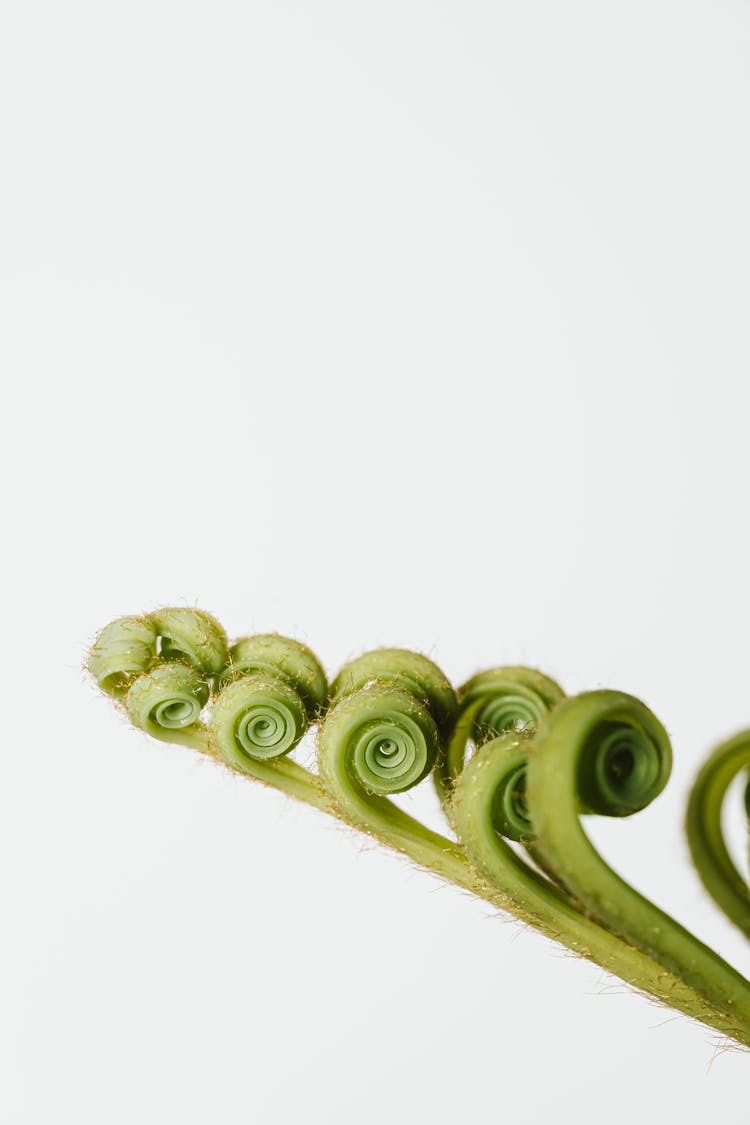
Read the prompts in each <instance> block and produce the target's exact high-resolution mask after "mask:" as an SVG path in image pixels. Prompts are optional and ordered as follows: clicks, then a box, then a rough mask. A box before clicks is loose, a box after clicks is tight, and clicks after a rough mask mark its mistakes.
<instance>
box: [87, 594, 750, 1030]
mask: <svg viewBox="0 0 750 1125" xmlns="http://www.w3.org/2000/svg"><path fill="white" fill-rule="evenodd" d="M88 665H89V670H90V672H91V673H92V675H93V676H94V678H95V679H96V681H97V683H98V685H99V686H100V687H101V689H102V690H103V691H104V692H105V693H107V694H108V695H109V696H111V697H112V698H113V699H114V700H115V702H116V703H117V705H118V706H121V707H122V708H123V709H124V710H125V711H126V713H127V714H128V716H129V717H130V719H131V721H132V722H133V724H134V725H135V726H137V727H139V728H141V729H143V730H145V731H146V732H147V733H149V734H151V735H153V736H155V737H156V738H159V739H161V740H163V741H168V742H179V743H181V744H183V745H187V746H192V747H194V748H195V749H197V750H200V751H201V752H203V753H205V754H209V755H211V756H213V757H214V758H215V759H216V760H218V761H220V762H222V763H223V764H224V765H226V766H228V767H229V768H230V769H232V770H233V771H235V772H238V773H242V774H245V775H247V776H251V777H253V778H255V779H257V780H259V781H261V782H263V783H265V784H267V785H271V786H274V787H275V788H277V789H279V790H281V791H282V792H285V793H287V794H289V795H291V796H294V797H296V798H298V799H300V800H302V801H305V802H306V803H308V804H310V805H312V806H313V807H315V808H318V809H320V810H322V811H325V812H327V813H329V814H331V815H334V816H337V817H339V818H340V819H342V820H344V821H346V822H347V823H349V824H352V825H355V826H356V827H358V828H360V829H362V830H363V831H365V832H367V833H369V834H370V835H372V836H374V837H375V838H377V839H378V840H380V841H382V842H383V843H384V844H387V845H388V846H390V847H392V848H395V849H396V850H398V851H400V852H401V853H403V854H405V855H407V856H409V857H410V858H411V859H412V860H414V861H415V862H417V863H419V864H422V865H423V866H424V867H426V868H428V869H429V870H431V871H433V872H435V873H437V874H438V875H440V876H441V877H443V878H445V879H448V880H450V881H452V882H454V883H456V884H457V885H459V886H461V887H463V888H467V889H469V890H471V891H473V892H474V893H475V894H477V895H480V896H481V897H483V898H485V899H486V900H487V901H489V902H491V903H493V904H494V905H496V906H499V907H501V908H503V909H505V910H508V911H510V912H511V913H513V914H515V915H516V916H518V917H519V918H521V919H523V920H524V921H526V922H527V923H529V924H531V925H533V926H535V927H536V928H538V929H540V930H541V931H542V932H543V933H545V934H547V935H548V936H549V937H551V938H553V939H555V940H556V941H558V942H561V943H562V944H564V945H566V946H567V947H568V948H570V949H571V950H573V951H574V952H576V953H578V954H580V955H582V956H585V957H588V958H590V959H591V960H593V961H595V962H596V963H597V964H599V965H602V966H603V967H604V968H606V969H608V970H609V971H611V972H612V973H614V974H615V975H618V976H620V977H621V978H622V979H623V980H625V981H627V982H628V983H629V984H631V985H632V986H634V987H635V988H637V989H639V990H640V991H642V992H644V993H646V994H648V995H649V996H651V997H653V998H655V999H657V1000H658V1001H660V1002H662V1003H665V1004H669V1005H671V1006H672V1007H673V1008H675V1009H676V1010H678V1011H681V1012H684V1013H686V1014H688V1015H690V1016H692V1017H694V1018H696V1019H698V1020H700V1021H702V1022H703V1023H705V1024H707V1025H708V1026H710V1027H713V1028H716V1029H717V1030H719V1031H721V1032H722V1033H723V1034H725V1035H728V1036H730V1037H732V1038H734V1039H735V1040H736V1041H737V1042H739V1043H743V1044H745V1045H746V1046H750V984H748V982H747V981H746V980H745V979H744V978H743V977H742V976H740V974H739V973H737V972H736V971H735V970H734V969H732V968H731V967H730V966H729V965H727V964H726V963H725V962H723V961H722V960H721V958H719V957H718V956H717V955H716V954H715V953H713V951H711V950H710V949H708V948H707V947H706V946H704V945H703V944H702V943H701V942H699V941H698V940H697V939H696V938H695V937H693V935H691V934H690V933H689V932H688V931H687V930H685V929H684V928H683V927H682V926H680V925H679V924H678V923H677V922H675V921H674V920H673V919H671V918H669V917H668V916H667V915H666V914H664V913H663V912H662V911H660V910H659V908H657V907H656V906H654V905H653V904H652V903H650V902H648V900H646V899H645V898H643V896H641V895H640V894H639V893H638V892H636V891H635V890H634V889H633V888H632V887H630V886H629V885H628V884H627V883H625V882H624V880H622V879H621V878H620V877H619V876H618V875H616V874H615V872H614V871H612V869H611V868H609V867H608V865H607V864H606V863H605V862H604V860H603V859H602V858H601V857H600V856H599V855H598V853H597V852H596V851H595V849H594V848H593V846H592V845H591V843H590V841H589V840H588V837H587V836H586V834H585V832H584V831H583V828H582V826H581V822H580V814H581V813H589V812H596V813H600V814H605V815H611V816H629V815H631V814H632V813H634V812H636V811H638V810H639V809H641V808H643V807H645V806H646V805H647V804H648V803H650V801H651V800H653V799H654V797H655V796H657V795H658V793H660V792H661V790H662V789H663V787H664V785H665V784H666V781H667V778H668V775H669V769H670V765H671V748H670V745H669V741H668V739H667V737H666V734H665V733H664V731H663V728H662V727H661V725H660V724H659V723H658V720H656V718H655V717H654V716H653V715H652V714H651V712H650V711H648V709H647V708H646V707H645V706H644V705H643V704H641V703H640V702H639V701H638V700H635V699H634V698H633V697H632V696H626V695H624V694H623V693H618V692H589V693H584V694H583V695H580V696H576V697H572V698H566V697H565V695H564V692H563V690H562V688H560V686H559V685H558V684H556V683H555V682H554V681H553V680H551V679H549V677H546V676H544V675H543V674H542V673H540V672H537V671H535V670H533V669H527V668H499V669H493V670H490V671H488V672H484V673H480V674H479V675H477V676H475V677H473V678H472V679H471V680H470V681H469V682H468V683H467V684H465V685H464V687H463V688H462V689H461V691H460V692H459V693H458V696H457V694H456V692H455V691H454V689H453V688H452V686H451V684H450V683H449V681H448V680H447V679H446V677H445V676H444V675H443V673H442V672H441V671H440V669H439V668H438V667H437V666H436V665H435V664H434V663H433V662H432V661H430V660H428V659H427V658H426V657H424V656H421V655H420V654H417V653H412V652H408V651H406V650H403V649H379V650H375V651H374V652H370V653H366V654H365V655H364V656H362V657H359V658H358V659H357V660H354V661H351V662H350V663H349V664H348V665H346V666H345V667H344V668H343V669H342V670H341V672H340V673H339V674H338V675H337V677H336V678H335V679H334V681H333V683H332V684H331V687H330V689H329V687H328V683H327V680H326V676H325V673H324V671H323V668H322V666H321V665H320V663H319V661H318V660H317V658H316V657H315V656H314V654H313V653H312V652H311V651H310V649H308V648H307V647H306V646H304V645H301V644H300V643H299V642H297V641H294V640H291V639H290V638H285V637H280V636H278V635H276V634H266V635H260V636H255V637H245V638H242V639H241V640H239V641H237V642H236V643H235V644H234V645H232V646H231V647H229V645H228V643H227V640H226V636H225V634H224V631H223V629H222V628H221V626H220V625H219V624H218V622H216V621H215V619H214V618H212V617H211V616H210V615H209V614H206V613H203V612H202V611H200V610H190V609H175V608H172V609H164V610H158V611H155V612H153V613H150V614H146V615H144V616H142V617H134V616H131V617H124V618H120V619H118V620H117V621H116V622H113V623H112V624H111V625H109V626H107V627H106V628H105V629H104V630H102V632H101V633H100V634H99V635H98V637H97V639H96V641H95V643H94V646H93V648H92V650H91V653H90V655H89V662H88ZM316 723H317V724H318V726H319V730H318V739H317V771H316V770H313V769H307V768H305V767H303V766H302V765H300V764H299V763H298V762H297V761H295V760H294V759H293V758H292V757H290V754H291V752H292V751H293V750H294V749H295V747H296V746H298V744H299V742H300V740H301V739H302V737H303V736H304V735H305V733H306V732H307V730H308V729H309V728H310V726H311V725H313V724H316ZM472 746H473V747H474V748H475V750H474V752H473V753H471V750H470V748H471V747H472ZM749 748H750V735H745V736H739V737H738V739H735V740H732V741H731V742H730V743H728V744H725V745H724V746H723V747H720V748H719V750H718V751H717V752H715V754H714V755H713V756H712V758H711V759H710V760H709V763H708V764H707V766H706V767H705V768H704V770H703V771H702V773H701V775H699V778H698V781H697V783H696V787H695V789H694V791H693V795H692V797H691V805H690V810H689V813H688V835H689V838H690V843H691V849H692V851H693V855H694V856H695V857H696V865H697V866H698V868H699V871H700V872H701V875H702V877H703V878H704V881H705V882H706V885H707V887H708V889H709V890H710V891H711V893H712V894H713V895H714V897H715V898H716V900H717V901H718V902H719V904H720V905H722V906H723V907H724V909H725V910H727V913H728V914H729V915H730V917H732V918H733V920H734V921H736V922H737V924H739V925H743V924H744V923H746V914H745V913H742V909H744V906H743V907H742V909H740V907H739V906H738V903H740V904H742V903H743V902H744V900H743V899H742V895H743V894H744V893H745V892H746V891H747V886H746V884H744V883H743V882H742V880H741V877H740V876H739V873H738V872H737V869H736V868H735V867H734V865H733V864H732V861H731V859H729V855H728V851H727V849H726V846H725V844H724V841H723V838H722V837H721V835H720V810H721V803H722V801H723V797H724V794H725V793H726V790H727V787H728V786H729V784H730V782H731V780H732V778H733V777H734V776H735V775H736V774H737V773H738V772H740V771H741V770H742V769H744V768H745V767H746V766H747V765H748V758H749V757H750V753H749ZM430 773H432V775H433V778H434V781H435V784H436V787H437V791H438V794H439V796H440V800H441V803H442V805H443V808H444V810H445V812H446V813H447V816H448V820H449V822H450V824H451V826H452V827H453V829H454V832H455V836H456V837H457V838H456V839H452V838H449V837H448V836H443V835H441V834H439V833H437V832H434V831H432V830H431V829H429V828H427V827H426V826H424V825H423V824H422V823H421V822H420V821H419V820H418V819H416V818H415V817H414V816H412V815H410V814H409V813H407V812H406V811H405V810H404V809H402V808H401V807H399V805H397V804H396V803H394V801H393V800H392V797H393V796H394V795H395V794H399V793H405V792H406V791H408V790H410V789H412V788H413V787H414V786H416V785H418V784H419V783H420V782H422V781H423V780H424V779H425V778H426V777H427V776H428V775H429V774H430ZM746 799H747V798H746ZM717 810H718V812H717ZM717 825H718V826H719V827H718V828H717ZM722 848H723V849H724V850H723V851H722ZM727 887H729V888H730V889H729V890H727Z"/></svg>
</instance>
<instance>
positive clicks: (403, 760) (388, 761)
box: [350, 715, 431, 794]
mask: <svg viewBox="0 0 750 1125" xmlns="http://www.w3.org/2000/svg"><path fill="white" fill-rule="evenodd" d="M350 753H351V758H350V763H351V765H350V769H351V772H352V774H353V776H354V777H355V778H356V779H357V780H358V781H359V782H360V784H362V785H363V786H364V787H365V788H366V789H367V790H368V791H369V792H371V793H380V794H386V793H401V792H403V791H404V790H405V789H409V788H411V786H412V785H415V784H416V782H417V781H419V780H420V779H421V778H422V777H423V776H424V774H425V772H426V770H427V769H428V768H429V766H430V765H431V754H430V750H429V747H428V746H427V743H426V741H425V737H424V734H423V732H422V731H421V730H420V728H419V725H418V724H417V723H416V722H412V720H410V719H409V718H408V717H407V716H404V715H398V716H395V715H394V716H393V718H392V719H390V718H389V717H384V718H383V719H382V720H377V721H375V722H373V723H369V724H366V725H365V726H364V727H361V728H360V729H359V730H358V731H356V732H355V734H354V736H353V738H352V741H351V743H350Z"/></svg>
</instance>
